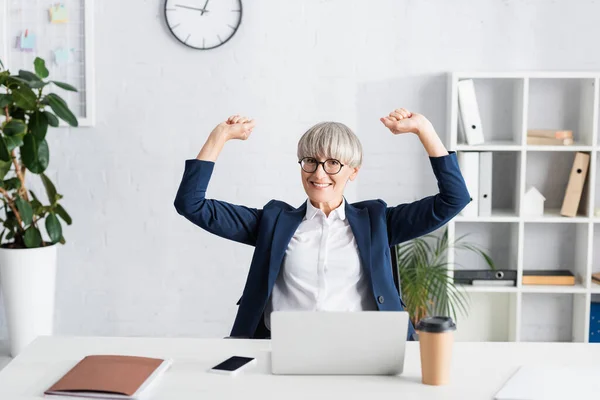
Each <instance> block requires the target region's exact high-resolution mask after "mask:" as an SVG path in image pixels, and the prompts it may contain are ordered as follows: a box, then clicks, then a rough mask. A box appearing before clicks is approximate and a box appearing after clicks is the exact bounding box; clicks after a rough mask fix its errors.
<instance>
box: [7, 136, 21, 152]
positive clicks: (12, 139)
mask: <svg viewBox="0 0 600 400" xmlns="http://www.w3.org/2000/svg"><path fill="white" fill-rule="evenodd" d="M24 137H25V134H24V133H20V134H18V135H14V136H5V137H4V140H5V141H6V148H7V149H8V152H9V153H10V152H11V151H13V150H14V149H16V148H17V147H21V146H23V138H24Z"/></svg>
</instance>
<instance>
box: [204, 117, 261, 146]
mask: <svg viewBox="0 0 600 400" xmlns="http://www.w3.org/2000/svg"><path fill="white" fill-rule="evenodd" d="M254 125H256V122H255V121H254V120H253V119H249V118H247V117H244V116H241V115H239V114H235V115H232V116H231V117H229V118H227V120H226V121H224V122H221V123H220V124H219V125H217V126H216V127H215V129H213V132H212V134H214V135H218V136H222V137H224V138H225V139H226V140H231V139H239V140H246V139H248V137H250V134H251V133H252V129H254Z"/></svg>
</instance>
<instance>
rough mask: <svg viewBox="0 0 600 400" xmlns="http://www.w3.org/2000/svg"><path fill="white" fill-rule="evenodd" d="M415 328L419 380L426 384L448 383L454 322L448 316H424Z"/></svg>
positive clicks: (454, 328)
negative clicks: (419, 352)
mask: <svg viewBox="0 0 600 400" xmlns="http://www.w3.org/2000/svg"><path fill="white" fill-rule="evenodd" d="M416 330H417V332H418V334H419V348H420V351H421V378H422V379H421V381H422V382H423V383H424V384H426V385H436V386H437V385H446V384H448V383H449V382H450V362H451V360H452V347H453V344H454V331H455V330H456V324H455V323H454V321H452V318H450V317H425V318H423V319H422V320H420V321H419V323H418V324H417V326H416Z"/></svg>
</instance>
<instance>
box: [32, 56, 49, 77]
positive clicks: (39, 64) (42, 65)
mask: <svg viewBox="0 0 600 400" xmlns="http://www.w3.org/2000/svg"><path fill="white" fill-rule="evenodd" d="M33 66H34V67H35V73H36V74H37V76H39V77H40V78H47V77H48V75H50V72H48V69H47V68H46V61H44V60H43V59H42V58H40V57H36V58H35V60H34V61H33Z"/></svg>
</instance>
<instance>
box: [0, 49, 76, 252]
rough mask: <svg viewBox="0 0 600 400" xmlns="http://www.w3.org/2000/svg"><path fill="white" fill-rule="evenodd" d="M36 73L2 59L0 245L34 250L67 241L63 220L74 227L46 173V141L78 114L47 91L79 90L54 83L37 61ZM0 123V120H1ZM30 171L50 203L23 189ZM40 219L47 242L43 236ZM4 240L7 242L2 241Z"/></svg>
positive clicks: (55, 95) (47, 153) (0, 83)
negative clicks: (52, 129) (50, 130)
mask: <svg viewBox="0 0 600 400" xmlns="http://www.w3.org/2000/svg"><path fill="white" fill-rule="evenodd" d="M33 64H34V69H35V72H30V71H24V70H19V72H18V74H16V75H11V72H10V71H9V70H7V69H5V68H4V65H3V64H2V62H1V61H0V118H1V117H3V119H4V121H3V122H2V123H1V124H0V199H1V201H2V205H3V206H4V214H5V215H4V218H0V222H1V223H2V225H3V229H2V232H1V233H0V243H1V247H5V248H35V247H43V246H47V245H51V244H56V243H61V244H64V243H65V238H64V236H63V233H62V224H61V222H60V220H59V218H58V217H60V219H62V221H64V222H65V223H67V224H68V225H70V224H71V223H72V221H71V217H70V216H69V214H68V213H67V211H66V210H65V209H64V208H63V207H62V206H61V205H60V204H59V201H60V200H61V199H62V198H63V196H62V195H61V194H59V193H58V192H57V191H56V187H55V186H54V184H53V183H52V181H51V180H50V179H49V178H48V176H46V174H44V172H45V171H46V168H47V167H48V164H49V161H50V151H49V149H48V142H47V141H46V133H47V132H48V127H49V126H50V127H57V126H58V125H59V118H60V119H62V120H63V121H65V122H67V123H68V124H69V125H71V126H78V121H77V118H76V117H75V115H73V113H72V112H71V110H70V109H69V107H68V106H67V103H66V102H65V100H63V99H62V98H61V97H60V96H59V95H58V94H56V93H45V90H46V89H47V88H48V87H50V85H51V84H52V85H56V86H57V87H59V88H61V89H64V90H68V91H73V92H76V91H77V89H76V88H74V87H73V86H71V85H69V84H67V83H63V82H57V81H52V80H47V79H46V78H48V76H49V72H48V69H47V68H46V63H45V61H44V60H43V59H41V58H39V57H37V58H36V59H35V61H34V63H33ZM0 121H1V119H0ZM27 171H29V172H31V173H33V174H35V175H39V176H40V178H41V180H42V183H43V185H44V188H45V189H46V194H47V196H48V202H49V204H47V205H44V204H42V202H41V200H40V198H39V197H37V196H36V195H35V194H34V193H33V191H31V190H28V189H27V188H26V186H25V182H26V180H25V176H26V173H27ZM42 221H44V226H45V228H46V232H47V234H48V237H49V240H48V241H47V240H44V239H43V238H42V232H41V230H40V227H41V224H42ZM3 241H4V242H3Z"/></svg>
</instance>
